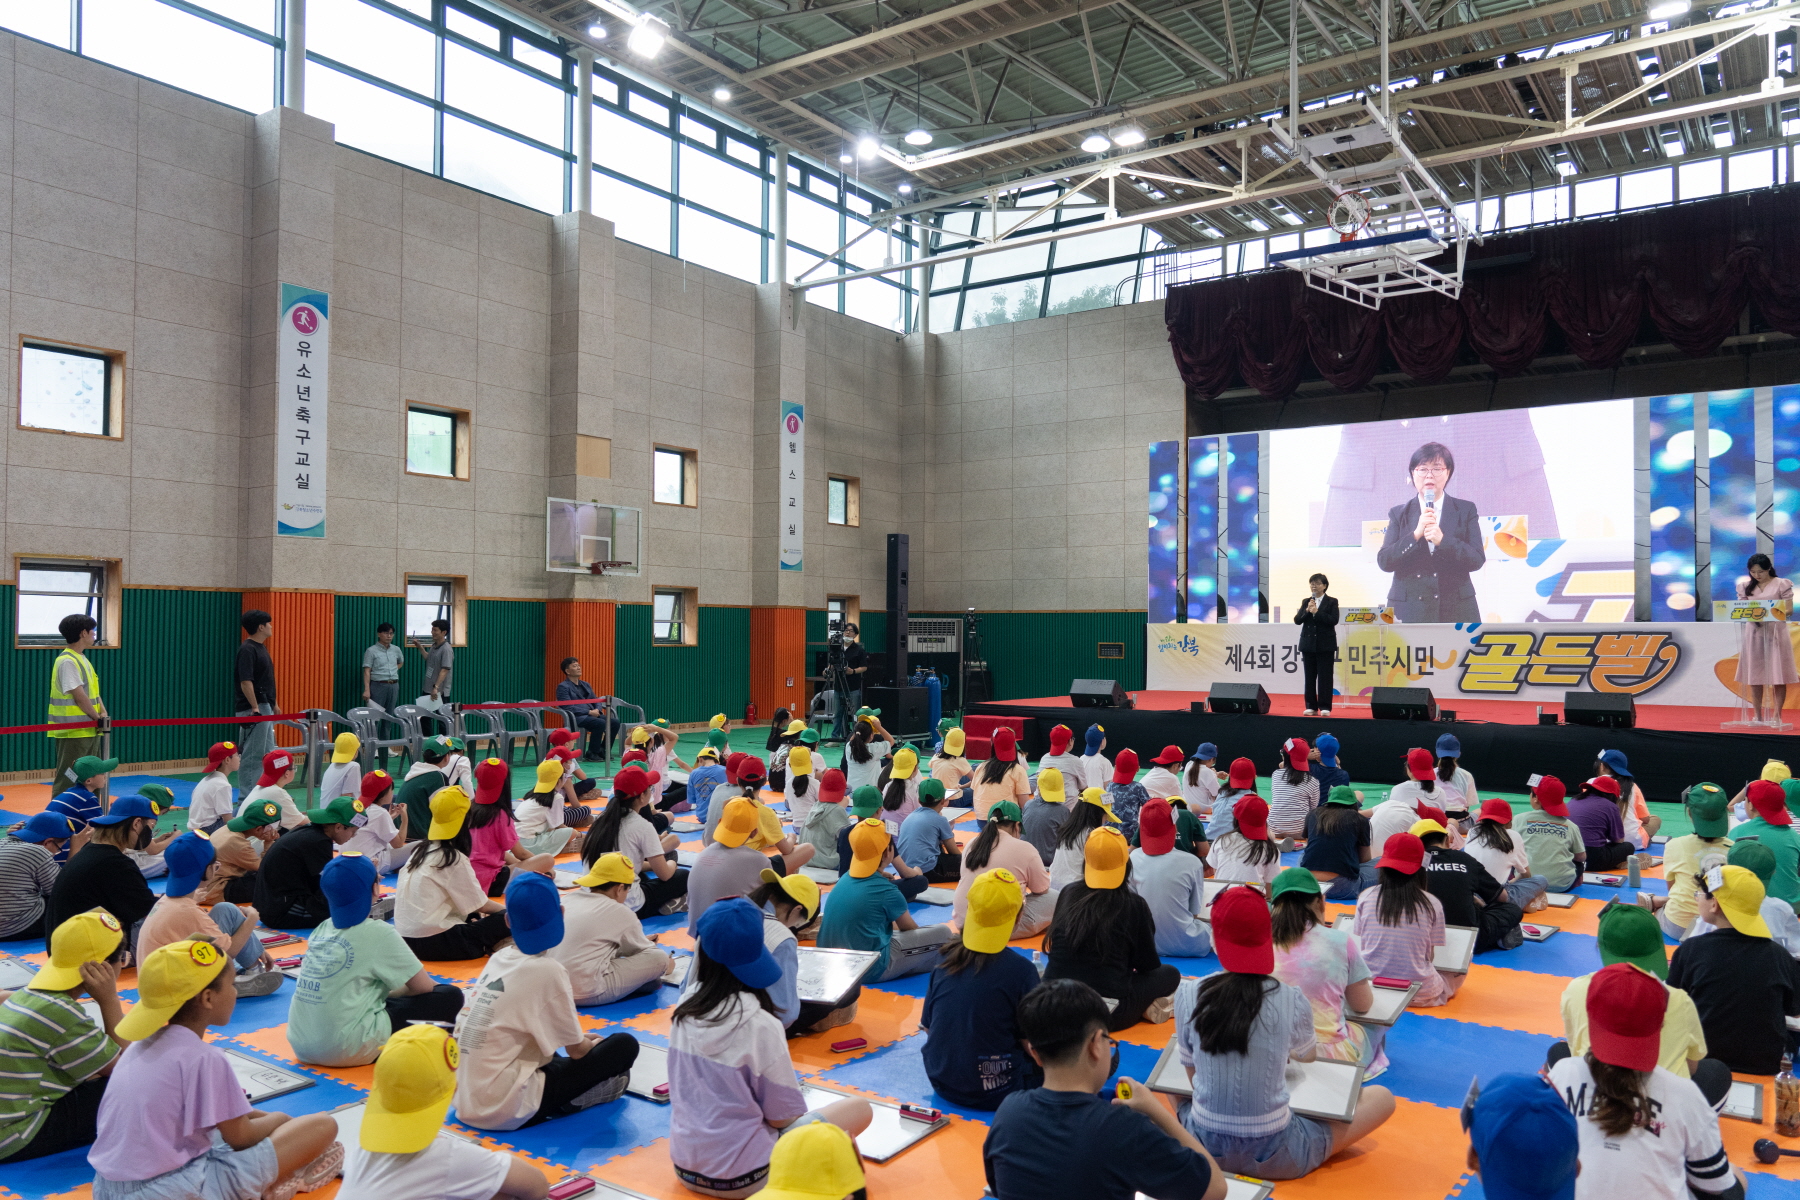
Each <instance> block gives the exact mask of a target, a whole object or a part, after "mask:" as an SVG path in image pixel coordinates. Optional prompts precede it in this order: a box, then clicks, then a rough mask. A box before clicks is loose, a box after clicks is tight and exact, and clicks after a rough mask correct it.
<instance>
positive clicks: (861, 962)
mask: <svg viewBox="0 0 1800 1200" xmlns="http://www.w3.org/2000/svg"><path fill="white" fill-rule="evenodd" d="M880 957H881V954H880V952H879V951H875V950H827V949H821V948H819V947H817V946H801V947H800V949H799V958H800V966H799V977H798V979H797V980H796V985H797V990H798V993H799V997H800V999H801V1000H802V1001H805V1002H810V1003H814V1004H829V1005H831V1006H833V1007H834V1008H835V1007H836V1006H837V1005H838V1004H839V1003H840V1002H841V1001H842V1000H843V998H844V997H845V996H847V995H849V994H850V989H851V988H854V987H856V986H857V985H858V984H860V983H861V982H862V977H863V976H864V975H865V974H867V973H868V970H869V968H870V967H871V966H872V965H874V963H875V960H876V959H878V958H880Z"/></svg>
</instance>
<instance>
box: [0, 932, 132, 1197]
mask: <svg viewBox="0 0 1800 1200" xmlns="http://www.w3.org/2000/svg"><path fill="white" fill-rule="evenodd" d="M124 957H125V934H124V930H123V929H122V928H121V927H120V925H119V922H118V921H117V920H115V919H114V918H113V916H112V914H111V913H107V912H103V911H101V910H99V909H96V910H94V911H92V912H84V913H77V914H76V915H75V916H73V917H70V918H69V919H68V920H67V921H64V922H63V923H62V924H61V925H59V926H57V928H56V930H55V932H54V933H53V934H52V935H51V937H50V965H49V966H47V967H43V968H41V969H40V970H39V971H38V973H37V975H36V976H35V977H33V979H32V981H31V983H30V984H29V985H28V986H26V987H24V988H22V989H20V990H19V991H16V992H13V993H11V994H10V995H6V998H5V1002H4V1003H0V1079H3V1080H4V1081H5V1087H4V1088H0V1163H11V1162H23V1161H24V1160H25V1159H28V1158H42V1157H43V1156H44V1155H46V1154H56V1153H58V1152H60V1151H63V1150H73V1149H75V1148H76V1147H78V1146H87V1145H91V1144H92V1143H93V1141H94V1123H95V1119H96V1118H97V1117H98V1116H99V1113H100V1100H101V1098H102V1097H103V1096H105V1095H106V1077H107V1075H108V1074H110V1073H111V1071H112V1069H113V1063H114V1061H115V1060H117V1058H118V1056H119V1051H120V1050H121V1049H123V1048H124V1045H125V1043H124V1042H123V1041H121V1040H120V1039H119V1036H118V1034H117V1033H115V1032H114V1031H115V1030H116V1029H117V1028H118V1025H119V1019H120V1018H121V1017H122V1016H123V1015H124V1013H123V1011H122V1010H121V1009H120V1007H119V991H118V980H119V964H120V963H121V962H122V961H123V960H124ZM84 991H85V992H87V993H88V994H89V995H91V996H93V998H94V1002H95V1003H96V1004H98V1005H99V1006H100V1020H101V1022H102V1023H103V1024H104V1026H105V1028H104V1029H102V1028H101V1027H100V1026H97V1025H95V1024H94V1023H93V1021H92V1020H90V1019H89V1018H88V1014H87V1011H86V1010H85V1009H83V1008H82V1007H81V993H82V992H84Z"/></svg>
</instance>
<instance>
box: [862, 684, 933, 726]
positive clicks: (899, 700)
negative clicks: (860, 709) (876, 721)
mask: <svg viewBox="0 0 1800 1200" xmlns="http://www.w3.org/2000/svg"><path fill="white" fill-rule="evenodd" d="M863 703H864V704H866V705H868V706H869V707H870V708H879V709H880V710H881V725H882V728H884V729H891V730H893V731H894V736H896V737H916V736H920V735H923V734H928V733H930V732H931V695H930V692H929V691H928V690H927V689H926V688H922V687H870V688H864V689H863Z"/></svg>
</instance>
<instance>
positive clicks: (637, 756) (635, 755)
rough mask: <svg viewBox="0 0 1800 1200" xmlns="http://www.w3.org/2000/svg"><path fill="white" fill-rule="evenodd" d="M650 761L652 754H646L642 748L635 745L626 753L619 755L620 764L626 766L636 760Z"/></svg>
mask: <svg viewBox="0 0 1800 1200" xmlns="http://www.w3.org/2000/svg"><path fill="white" fill-rule="evenodd" d="M649 761H650V756H649V755H648V754H645V753H644V752H643V751H642V750H639V749H638V748H636V747H635V746H634V747H632V748H631V749H630V750H627V751H626V752H625V753H623V754H621V755H619V765H620V766H624V765H625V764H626V763H634V762H641V763H647V762H649Z"/></svg>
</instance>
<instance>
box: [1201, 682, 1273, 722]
mask: <svg viewBox="0 0 1800 1200" xmlns="http://www.w3.org/2000/svg"><path fill="white" fill-rule="evenodd" d="M1206 707H1207V708H1209V709H1211V710H1212V711H1213V712H1216V713H1255V714H1257V715H1258V716H1262V715H1264V714H1266V713H1267V712H1268V711H1269V693H1267V692H1265V691H1263V685H1262V684H1260V683H1215V684H1212V685H1210V686H1208V687H1207V689H1206Z"/></svg>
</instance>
